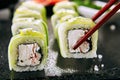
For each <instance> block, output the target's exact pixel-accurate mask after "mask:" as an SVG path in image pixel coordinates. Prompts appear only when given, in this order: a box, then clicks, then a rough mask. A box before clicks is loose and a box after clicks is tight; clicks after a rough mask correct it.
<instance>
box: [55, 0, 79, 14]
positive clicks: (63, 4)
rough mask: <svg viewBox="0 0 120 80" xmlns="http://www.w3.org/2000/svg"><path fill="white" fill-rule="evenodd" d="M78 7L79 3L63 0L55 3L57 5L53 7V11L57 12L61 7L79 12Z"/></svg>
mask: <svg viewBox="0 0 120 80" xmlns="http://www.w3.org/2000/svg"><path fill="white" fill-rule="evenodd" d="M77 7H78V5H77V4H76V3H75V2H70V1H61V2H58V3H56V4H55V6H54V7H53V12H54V13H56V12H57V11H59V10H61V9H65V10H73V11H75V12H78V11H77Z"/></svg>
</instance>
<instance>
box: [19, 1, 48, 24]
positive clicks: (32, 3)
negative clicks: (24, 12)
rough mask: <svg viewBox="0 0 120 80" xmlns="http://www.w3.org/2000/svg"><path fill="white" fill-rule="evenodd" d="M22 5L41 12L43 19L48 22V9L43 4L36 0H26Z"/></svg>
mask: <svg viewBox="0 0 120 80" xmlns="http://www.w3.org/2000/svg"><path fill="white" fill-rule="evenodd" d="M21 6H24V7H26V8H28V9H31V10H35V11H38V12H40V13H41V15H42V16H43V20H44V21H45V22H46V9H45V7H44V6H43V5H42V4H40V3H37V2H35V1H25V2H23V3H22V5H21Z"/></svg>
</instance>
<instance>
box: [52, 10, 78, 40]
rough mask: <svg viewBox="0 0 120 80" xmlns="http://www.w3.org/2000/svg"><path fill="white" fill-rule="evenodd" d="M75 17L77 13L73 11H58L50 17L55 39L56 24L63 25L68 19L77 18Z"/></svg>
mask: <svg viewBox="0 0 120 80" xmlns="http://www.w3.org/2000/svg"><path fill="white" fill-rule="evenodd" d="M77 16H78V13H76V12H75V11H73V10H59V11H58V12H56V13H55V14H54V15H52V17H51V24H52V27H53V31H54V35H55V38H56V37H57V34H56V31H57V26H56V25H57V24H58V25H59V23H63V22H65V21H67V20H68V19H70V18H73V17H77Z"/></svg>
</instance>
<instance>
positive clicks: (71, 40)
mask: <svg viewBox="0 0 120 80" xmlns="http://www.w3.org/2000/svg"><path fill="white" fill-rule="evenodd" d="M86 32H88V30H83V29H78V30H70V31H68V47H69V51H70V52H71V53H87V52H88V51H90V49H91V40H90V38H88V40H86V41H85V42H83V43H82V44H81V45H80V46H79V47H78V48H77V49H76V50H73V49H72V46H73V45H74V44H75V43H76V41H77V40H78V39H79V38H82V37H83V36H84V35H85V34H86Z"/></svg>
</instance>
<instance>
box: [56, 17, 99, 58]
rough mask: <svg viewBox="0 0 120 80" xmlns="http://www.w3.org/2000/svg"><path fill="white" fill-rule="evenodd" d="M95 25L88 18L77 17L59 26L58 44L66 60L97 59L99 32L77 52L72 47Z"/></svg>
mask: <svg viewBox="0 0 120 80" xmlns="http://www.w3.org/2000/svg"><path fill="white" fill-rule="evenodd" d="M94 25H95V23H94V22H93V21H92V20H91V19H88V18H83V17H76V18H71V19H70V20H68V21H66V22H64V23H62V24H60V25H59V26H58V42H59V47H60V52H61V55H62V56H63V57H64V58H93V57H97V55H96V50H97V40H98V31H96V32H95V33H94V34H93V35H92V36H91V37H89V38H88V39H87V40H86V41H85V42H83V43H82V44H81V45H80V46H79V47H78V48H77V49H76V50H73V49H72V47H73V45H74V44H75V43H76V41H77V40H78V39H79V38H80V37H83V36H84V35H85V33H86V32H88V31H89V29H91V28H92V27H93V26H94Z"/></svg>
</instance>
